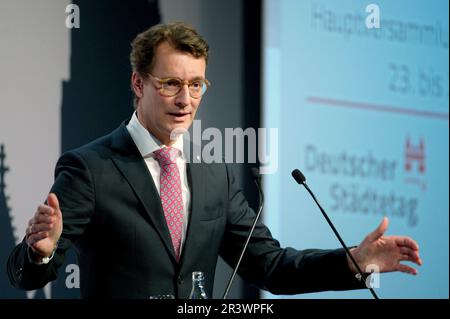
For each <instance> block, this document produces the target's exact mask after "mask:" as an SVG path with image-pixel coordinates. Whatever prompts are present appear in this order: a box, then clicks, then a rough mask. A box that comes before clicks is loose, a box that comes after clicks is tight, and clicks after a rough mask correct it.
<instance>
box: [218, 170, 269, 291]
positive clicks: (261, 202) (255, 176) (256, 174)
mask: <svg viewBox="0 0 450 319" xmlns="http://www.w3.org/2000/svg"><path fill="white" fill-rule="evenodd" d="M251 173H252V177H253V180H254V182H255V184H256V187H257V188H258V191H259V207H258V213H257V214H256V218H255V221H254V222H253V225H252V228H251V229H250V232H249V233H248V236H247V240H246V242H245V245H244V247H243V248H242V252H241V255H240V256H239V260H238V262H237V264H236V267H234V271H233V274H232V275H231V277H230V280H229V281H228V285H227V288H226V289H225V293H224V294H223V298H222V299H227V295H228V292H229V291H230V288H231V284H232V283H233V280H234V277H235V276H236V272H237V270H238V268H239V265H240V264H241V261H242V257H243V256H244V253H245V250H246V249H247V246H248V243H249V242H250V238H251V237H252V234H253V231H254V230H255V226H256V223H257V222H258V219H259V216H260V215H261V212H262V210H263V207H264V193H263V191H262V188H261V175H260V174H259V171H258V169H257V168H255V167H252V169H251Z"/></svg>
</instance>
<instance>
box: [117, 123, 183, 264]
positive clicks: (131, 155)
mask: <svg viewBox="0 0 450 319" xmlns="http://www.w3.org/2000/svg"><path fill="white" fill-rule="evenodd" d="M115 133H116V134H114V135H113V144H112V148H113V149H114V150H115V151H116V155H115V156H113V157H112V161H113V162H114V164H115V165H116V166H117V168H118V169H119V171H120V172H121V173H122V175H123V176H124V177H125V179H126V180H127V181H128V183H129V184H130V186H131V187H132V189H133V190H134V192H135V194H136V196H137V198H138V199H139V200H140V201H141V203H142V204H143V205H144V207H145V210H146V212H147V214H148V216H149V217H150V220H151V221H152V223H153V224H154V225H155V228H156V230H157V231H158V233H159V235H160V237H161V240H162V241H163V243H164V245H165V246H166V248H167V250H168V251H170V254H171V255H172V257H173V259H174V260H175V251H174V248H173V244H172V239H171V237H170V233H169V229H168V227H167V222H166V219H165V217H164V210H163V208H162V205H161V199H160V197H159V194H158V191H157V189H156V186H155V183H154V182H153V178H152V176H151V174H150V172H149V171H148V168H147V165H146V164H145V161H144V159H143V158H142V156H141V154H140V153H139V150H138V149H137V147H136V145H135V144H134V142H133V139H132V138H131V136H130V135H129V133H128V131H127V129H126V127H125V124H122V125H121V126H120V127H119V128H118V129H117V130H116V132H115Z"/></svg>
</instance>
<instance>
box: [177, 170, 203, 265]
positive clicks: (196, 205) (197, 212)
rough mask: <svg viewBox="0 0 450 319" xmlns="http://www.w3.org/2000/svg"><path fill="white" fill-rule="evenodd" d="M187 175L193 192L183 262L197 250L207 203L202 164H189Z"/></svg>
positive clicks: (182, 256)
mask: <svg viewBox="0 0 450 319" xmlns="http://www.w3.org/2000/svg"><path fill="white" fill-rule="evenodd" d="M186 165H187V174H188V181H189V187H190V192H191V208H190V214H189V226H188V229H187V232H186V239H185V241H184V247H183V250H182V255H181V261H182V260H183V258H184V255H188V256H191V255H192V254H190V251H191V250H196V249H198V247H195V241H194V238H195V236H196V234H199V233H201V232H202V229H200V228H199V226H200V222H199V221H200V217H201V213H202V212H203V204H204V202H205V200H204V196H205V187H206V184H205V176H204V171H202V170H201V166H202V165H204V164H201V163H187V164H186Z"/></svg>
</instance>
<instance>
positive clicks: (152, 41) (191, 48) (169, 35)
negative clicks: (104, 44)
mask: <svg viewBox="0 0 450 319" xmlns="http://www.w3.org/2000/svg"><path fill="white" fill-rule="evenodd" d="M162 42H168V43H169V44H170V45H171V46H172V47H173V48H174V49H176V50H179V51H182V52H187V53H190V54H192V56H194V57H195V58H204V59H205V61H206V63H208V52H209V46H208V44H207V43H206V41H205V40H204V39H203V38H202V37H201V36H200V35H199V34H198V32H197V30H195V29H194V27H192V26H191V25H189V24H187V23H184V22H172V23H167V24H157V25H154V26H152V27H151V28H149V29H148V30H146V31H144V32H142V33H140V34H138V35H137V36H136V38H135V39H134V40H133V41H132V42H131V53H130V63H131V69H132V71H134V72H136V73H138V74H139V75H141V76H142V77H144V78H145V77H146V74H147V73H149V72H151V70H152V68H153V66H154V64H155V58H154V56H155V50H156V48H157V47H158V45H160V44H161V43H162ZM133 93H134V91H133ZM137 100H138V98H137V97H136V95H135V96H134V107H135V108H136V107H137Z"/></svg>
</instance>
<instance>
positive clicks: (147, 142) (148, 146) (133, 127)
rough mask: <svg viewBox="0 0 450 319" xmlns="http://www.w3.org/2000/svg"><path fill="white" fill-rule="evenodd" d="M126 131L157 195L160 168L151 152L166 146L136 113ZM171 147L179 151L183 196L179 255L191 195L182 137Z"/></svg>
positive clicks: (184, 234)
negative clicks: (144, 124)
mask: <svg viewBox="0 0 450 319" xmlns="http://www.w3.org/2000/svg"><path fill="white" fill-rule="evenodd" d="M127 130H128V132H129V133H130V135H131V138H132V139H133V141H134V144H136V146H137V148H138V150H139V152H140V153H141V155H142V158H143V159H144V161H145V164H147V168H148V170H149V172H150V174H151V176H152V178H153V181H154V182H155V186H156V189H157V190H158V193H160V180H159V177H160V174H161V167H160V166H159V163H158V161H157V160H156V159H155V158H154V154H153V152H154V151H156V150H159V149H161V148H164V147H166V145H164V144H162V143H161V142H160V141H159V140H158V139H157V138H156V137H154V136H153V135H152V134H151V133H150V132H149V131H147V129H146V128H145V127H144V126H142V124H141V123H140V122H139V119H138V117H137V115H136V112H134V113H133V116H132V117H131V120H130V122H129V123H128V125H127ZM171 146H172V147H174V148H176V149H178V150H180V155H179V156H178V157H177V159H176V161H177V166H178V170H179V171H180V178H181V192H182V196H183V233H182V237H181V248H180V253H181V251H182V250H183V244H184V240H185V238H186V231H187V225H188V220H189V213H188V212H189V205H190V198H191V193H190V190H189V185H188V180H187V174H186V158H185V156H184V152H183V135H182V134H181V135H179V136H178V139H177V140H176V142H175V143H174V144H173V145H171Z"/></svg>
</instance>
